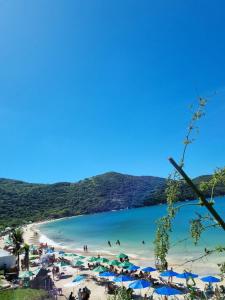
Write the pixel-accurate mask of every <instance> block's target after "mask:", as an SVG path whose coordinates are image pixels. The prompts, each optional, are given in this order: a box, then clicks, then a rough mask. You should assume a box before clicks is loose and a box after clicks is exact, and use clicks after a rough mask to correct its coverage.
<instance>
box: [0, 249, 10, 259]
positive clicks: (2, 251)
mask: <svg viewBox="0 0 225 300" xmlns="http://www.w3.org/2000/svg"><path fill="white" fill-rule="evenodd" d="M4 256H12V254H11V253H9V252H8V251H5V250H3V249H0V257H4Z"/></svg>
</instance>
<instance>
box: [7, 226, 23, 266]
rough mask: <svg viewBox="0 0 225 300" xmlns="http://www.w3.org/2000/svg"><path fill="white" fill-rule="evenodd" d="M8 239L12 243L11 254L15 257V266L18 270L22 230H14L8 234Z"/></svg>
mask: <svg viewBox="0 0 225 300" xmlns="http://www.w3.org/2000/svg"><path fill="white" fill-rule="evenodd" d="M10 239H11V240H12V243H13V254H14V255H15V256H17V264H18V265H17V266H18V270H19V269H20V253H21V249H22V244H23V230H22V229H21V228H15V229H13V230H12V231H11V233H10Z"/></svg>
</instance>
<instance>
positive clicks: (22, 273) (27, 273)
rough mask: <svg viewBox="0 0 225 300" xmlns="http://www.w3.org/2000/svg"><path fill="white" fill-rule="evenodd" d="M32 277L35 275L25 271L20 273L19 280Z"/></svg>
mask: <svg viewBox="0 0 225 300" xmlns="http://www.w3.org/2000/svg"><path fill="white" fill-rule="evenodd" d="M31 276H34V273H33V272H31V271H24V272H20V273H19V278H29V277H31Z"/></svg>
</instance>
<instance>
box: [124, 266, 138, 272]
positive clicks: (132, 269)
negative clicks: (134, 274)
mask: <svg viewBox="0 0 225 300" xmlns="http://www.w3.org/2000/svg"><path fill="white" fill-rule="evenodd" d="M138 269H140V267H138V266H135V265H131V266H129V267H128V268H127V270H128V271H137V270H138Z"/></svg>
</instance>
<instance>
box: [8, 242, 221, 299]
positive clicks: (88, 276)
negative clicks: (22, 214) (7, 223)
mask: <svg viewBox="0 0 225 300" xmlns="http://www.w3.org/2000/svg"><path fill="white" fill-rule="evenodd" d="M3 241H4V242H5V241H6V237H4V238H3ZM4 249H6V250H8V251H11V250H12V245H10V242H9V240H8V242H7V243H5V244H4ZM20 266H21V270H20V272H19V274H18V276H17V277H13V276H12V274H7V272H5V274H4V275H5V278H6V279H8V284H9V286H8V288H19V287H28V286H29V287H31V288H43V289H45V290H47V291H48V293H49V295H50V296H51V297H52V298H53V299H63V298H64V299H65V297H66V299H69V300H75V299H78V300H86V299H95V300H98V299H99V300H105V299H113V297H114V295H115V294H116V293H117V292H118V291H120V292H125V293H126V295H128V297H130V298H127V299H225V287H224V281H222V280H221V278H220V277H219V276H204V277H202V276H199V274H194V273H192V272H191V270H183V271H182V272H181V271H179V272H177V270H174V269H173V268H171V267H170V266H167V269H165V270H159V269H157V268H156V267H155V266H152V265H151V266H145V267H141V266H138V265H137V263H136V262H135V261H133V260H132V258H130V257H129V255H127V254H126V253H119V254H118V255H116V257H110V258H109V257H105V256H102V255H99V254H98V255H96V256H90V253H89V252H88V248H87V246H86V245H85V247H84V253H83V255H81V253H75V252H74V251H73V252H67V251H65V250H62V249H61V250H59V249H55V248H54V247H53V246H49V245H48V244H47V243H38V244H36V245H30V247H29V269H27V268H26V267H25V264H24V257H23V255H22V256H21V261H20ZM209 275H210V274H209ZM10 277H11V278H10ZM120 299H121V298H120Z"/></svg>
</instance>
